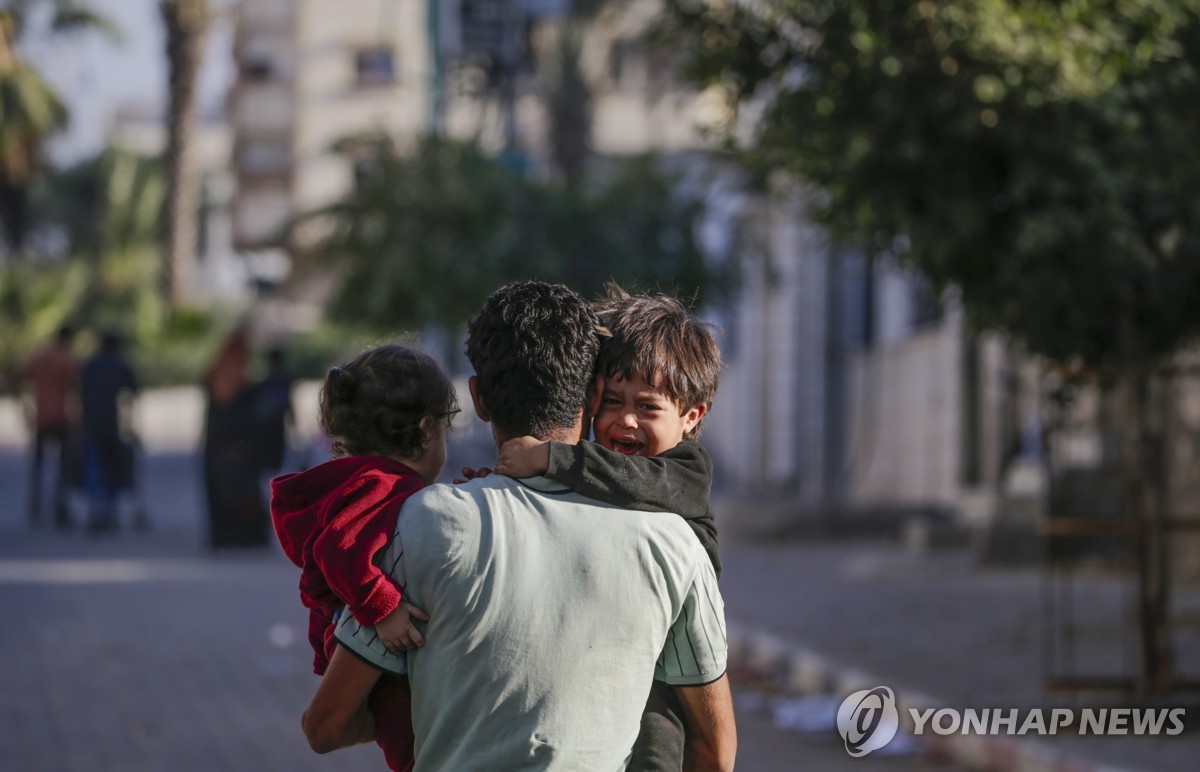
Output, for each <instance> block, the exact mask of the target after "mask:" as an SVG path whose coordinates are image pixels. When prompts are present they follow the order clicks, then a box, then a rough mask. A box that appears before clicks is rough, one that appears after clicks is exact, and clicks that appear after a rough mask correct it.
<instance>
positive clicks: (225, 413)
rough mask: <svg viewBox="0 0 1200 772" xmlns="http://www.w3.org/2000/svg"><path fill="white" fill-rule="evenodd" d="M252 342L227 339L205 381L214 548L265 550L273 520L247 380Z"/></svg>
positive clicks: (243, 335) (240, 336) (242, 333)
mask: <svg viewBox="0 0 1200 772" xmlns="http://www.w3.org/2000/svg"><path fill="white" fill-rule="evenodd" d="M249 362H250V337H249V335H248V333H247V331H246V330H245V329H242V328H239V329H236V330H234V331H233V332H232V333H231V334H230V335H229V337H228V338H227V339H226V341H225V343H224V345H223V346H222V347H221V351H220V352H219V353H218V354H217V358H216V360H215V361H214V362H213V366H212V369H210V370H209V372H208V376H207V378H206V379H205V387H206V389H207V392H208V414H207V417H206V420H205V428H204V490H205V493H206V495H207V497H208V533H209V544H210V546H212V547H265V546H266V545H267V538H268V531H269V527H268V526H269V521H268V517H267V508H266V504H265V502H264V501H263V495H262V489H261V488H260V486H259V481H258V471H259V464H258V443H257V438H256V436H255V435H256V432H255V429H256V426H257V424H256V421H255V410H256V405H257V390H256V389H255V387H254V384H252V383H251V382H250V380H249V378H248V377H247V373H246V370H247V367H248V365H249Z"/></svg>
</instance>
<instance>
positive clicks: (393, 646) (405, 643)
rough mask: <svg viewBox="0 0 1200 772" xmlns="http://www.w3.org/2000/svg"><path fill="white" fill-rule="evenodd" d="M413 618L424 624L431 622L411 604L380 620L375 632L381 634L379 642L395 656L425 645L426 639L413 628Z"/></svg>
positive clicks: (399, 607)
mask: <svg viewBox="0 0 1200 772" xmlns="http://www.w3.org/2000/svg"><path fill="white" fill-rule="evenodd" d="M412 617H416V618H417V619H420V620H421V621H422V622H428V621H429V615H428V614H426V613H425V612H424V611H422V610H421V609H419V608H417V607H416V606H414V605H412V604H411V603H403V602H401V604H400V605H399V606H397V607H396V610H395V611H393V612H392V613H390V614H388V615H387V616H386V617H384V618H383V619H381V620H379V624H377V625H375V632H376V633H378V634H379V642H380V643H382V644H383V646H384V648H386V649H387V650H388V651H390V652H391V653H393V654H403V653H404V652H406V651H408V650H409V649H415V648H417V647H418V646H424V645H425V639H424V638H423V637H421V633H419V632H418V631H417V628H416V627H415V626H413V623H412V619H411V618H412Z"/></svg>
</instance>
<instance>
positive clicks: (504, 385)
mask: <svg viewBox="0 0 1200 772" xmlns="http://www.w3.org/2000/svg"><path fill="white" fill-rule="evenodd" d="M599 335H600V334H599V332H598V330H597V319H596V314H595V312H594V311H593V310H592V308H591V305H590V304H589V303H588V302H587V301H586V300H584V299H583V298H581V297H580V296H579V295H577V294H575V293H574V292H572V291H571V290H569V289H567V288H566V287H564V286H563V285H561V284H547V283H546V282H542V281H523V282H513V283H511V284H506V285H504V286H503V287H501V288H500V289H498V290H496V291H495V292H493V293H492V294H491V297H489V298H488V299H487V301H485V302H484V304H483V308H481V309H480V310H479V313H478V314H476V315H475V316H474V317H473V318H472V319H471V321H470V322H469V323H468V325H467V358H468V359H469V360H471V365H472V366H473V367H474V368H475V375H476V378H477V379H478V380H477V384H478V385H477V388H478V390H479V395H480V397H481V398H482V400H483V403H484V405H485V406H486V407H487V410H488V412H489V413H491V416H492V422H493V423H495V425H496V426H497V427H499V428H500V429H501V430H503V431H504V432H505V433H507V434H512V435H520V434H530V435H533V436H535V437H543V436H545V434H546V433H547V432H548V431H550V430H552V429H561V428H564V427H571V426H572V425H573V424H574V423H575V421H576V419H578V417H579V414H580V411H582V410H583V409H584V408H585V407H586V404H587V395H588V387H589V386H590V385H591V382H592V373H593V370H594V367H595V363H596V352H597V350H598V349H599V346H600V337H599Z"/></svg>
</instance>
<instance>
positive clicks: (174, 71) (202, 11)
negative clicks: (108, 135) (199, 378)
mask: <svg viewBox="0 0 1200 772" xmlns="http://www.w3.org/2000/svg"><path fill="white" fill-rule="evenodd" d="M158 7H159V12H160V13H161V15H162V20H163V24H164V26H165V27H166V33H167V64H168V69H169V74H168V77H169V79H170V80H169V85H170V88H169V90H168V106H167V149H166V168H167V199H166V210H165V212H164V218H163V251H164V261H163V278H164V284H165V288H164V289H165V291H166V296H167V300H168V301H169V302H170V303H171V304H172V305H178V304H179V302H180V301H181V300H182V299H183V295H184V291H185V290H186V288H187V286H188V282H189V280H190V277H191V269H192V265H193V263H194V261H195V251H196V208H197V199H198V193H199V191H198V189H197V183H196V180H195V179H194V178H193V174H192V172H193V170H192V168H191V165H190V160H191V159H190V148H191V140H192V127H193V124H194V122H195V103H196V80H197V76H198V75H199V73H200V65H201V63H202V61H203V57H204V39H205V37H206V36H207V33H208V27H209V23H210V21H211V19H212V8H211V6H210V4H209V2H208V0H160V2H159V6H158Z"/></svg>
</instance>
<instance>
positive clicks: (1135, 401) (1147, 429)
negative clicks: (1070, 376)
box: [1118, 371, 1173, 695]
mask: <svg viewBox="0 0 1200 772" xmlns="http://www.w3.org/2000/svg"><path fill="white" fill-rule="evenodd" d="M1118 390H1119V391H1118V393H1119V394H1120V396H1121V413H1120V420H1121V424H1122V430H1123V431H1122V438H1123V451H1124V452H1123V456H1124V458H1123V460H1124V463H1123V464H1122V467H1123V469H1124V473H1125V490H1126V501H1127V506H1128V511H1129V517H1130V518H1131V519H1132V520H1133V523H1134V525H1135V527H1136V528H1137V530H1136V536H1135V541H1134V548H1135V555H1136V558H1137V598H1138V606H1137V624H1138V660H1139V662H1138V673H1137V675H1136V677H1135V682H1136V684H1137V691H1138V692H1139V693H1140V694H1143V695H1146V694H1161V693H1163V692H1164V691H1165V690H1166V689H1168V688H1169V686H1170V682H1171V673H1172V669H1173V662H1172V652H1171V636H1170V629H1169V627H1168V613H1167V612H1168V609H1167V601H1168V593H1167V590H1168V582H1167V577H1168V571H1167V560H1166V558H1167V556H1166V529H1165V523H1164V522H1163V518H1164V517H1165V513H1166V509H1167V507H1166V491H1165V474H1164V473H1163V471H1162V465H1163V461H1164V459H1163V453H1162V447H1161V446H1162V432H1161V428H1162V427H1159V426H1156V422H1155V421H1154V418H1153V417H1152V415H1151V410H1152V408H1153V405H1154V398H1157V399H1163V398H1165V395H1163V394H1152V383H1151V379H1150V376H1149V375H1148V374H1147V373H1146V372H1145V371H1135V372H1130V373H1126V374H1123V375H1122V376H1121V377H1120V378H1119V382H1118Z"/></svg>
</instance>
